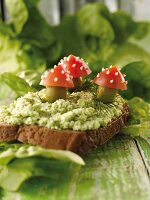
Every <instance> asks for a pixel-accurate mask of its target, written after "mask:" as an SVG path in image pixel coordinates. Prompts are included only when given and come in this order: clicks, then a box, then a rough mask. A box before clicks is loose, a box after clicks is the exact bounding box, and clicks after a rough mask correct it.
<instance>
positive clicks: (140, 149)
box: [3, 134, 150, 200]
mask: <svg viewBox="0 0 150 200" xmlns="http://www.w3.org/2000/svg"><path fill="white" fill-rule="evenodd" d="M84 160H85V162H86V165H85V166H83V167H81V168H78V167H77V169H75V170H74V173H73V176H71V177H70V179H69V180H66V181H65V182H64V183H63V184H60V180H58V182H56V184H55V185H53V186H52V184H51V182H50V180H48V179H46V178H40V179H38V181H37V180H36V181H34V180H32V179H30V180H29V181H28V184H26V186H25V187H22V188H21V190H19V191H17V192H8V193H7V192H6V195H5V198H4V199H3V200H18V199H19V200H150V145H149V143H148V142H147V141H146V140H144V139H142V138H136V139H133V138H131V137H127V136H124V135H121V134H119V135H117V136H115V137H114V138H113V139H112V140H111V141H109V142H108V143H107V144H106V145H103V146H102V147H100V148H99V149H97V150H94V151H92V152H91V153H89V155H87V156H86V157H85V158H84ZM64 180H65V174H64ZM14 181H15V180H14ZM29 191H30V192H29Z"/></svg>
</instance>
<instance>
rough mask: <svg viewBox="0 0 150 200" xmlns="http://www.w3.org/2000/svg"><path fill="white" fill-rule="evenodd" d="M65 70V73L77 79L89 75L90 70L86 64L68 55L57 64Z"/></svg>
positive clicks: (80, 59)
mask: <svg viewBox="0 0 150 200" xmlns="http://www.w3.org/2000/svg"><path fill="white" fill-rule="evenodd" d="M59 64H60V65H62V66H63V68H65V69H66V70H67V72H68V73H69V74H70V75H71V76H73V77H74V78H79V77H82V76H87V75H89V74H90V73H91V69H90V68H89V66H88V64H87V63H85V62H84V60H83V59H82V58H79V57H76V56H74V55H69V56H68V57H64V59H62V60H61V61H60V63H59Z"/></svg>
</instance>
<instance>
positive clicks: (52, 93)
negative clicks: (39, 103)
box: [45, 86, 67, 103]
mask: <svg viewBox="0 0 150 200" xmlns="http://www.w3.org/2000/svg"><path fill="white" fill-rule="evenodd" d="M66 97H67V89H66V88H65V87H54V86H51V87H46V90H45V100H46V101H48V102H50V103H53V102H55V101H56V100H58V99H66Z"/></svg>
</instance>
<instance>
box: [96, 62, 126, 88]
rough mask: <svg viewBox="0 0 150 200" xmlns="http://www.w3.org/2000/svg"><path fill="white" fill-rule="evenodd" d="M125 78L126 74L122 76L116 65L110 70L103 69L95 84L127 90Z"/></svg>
mask: <svg viewBox="0 0 150 200" xmlns="http://www.w3.org/2000/svg"><path fill="white" fill-rule="evenodd" d="M124 77H125V74H122V73H121V72H120V71H119V70H118V68H117V67H116V66H115V65H114V66H110V68H106V69H104V68H103V69H102V72H100V73H98V74H97V76H96V77H95V78H94V80H93V82H94V83H96V84H97V85H99V86H102V87H108V88H113V89H120V90H127V81H125V79H124Z"/></svg>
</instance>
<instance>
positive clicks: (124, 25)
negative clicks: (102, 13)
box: [110, 10, 148, 43]
mask: <svg viewBox="0 0 150 200" xmlns="http://www.w3.org/2000/svg"><path fill="white" fill-rule="evenodd" d="M110 23H111V25H112V27H113V29H114V32H115V41H116V42H117V43H123V42H125V41H126V40H127V39H128V38H130V37H131V36H132V37H135V38H136V39H141V38H143V37H144V36H145V35H146V34H147V33H148V23H146V22H135V21H134V20H133V19H132V16H131V15H129V14H128V13H126V12H125V11H123V10H118V11H116V12H114V13H112V14H111V17H110Z"/></svg>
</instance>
